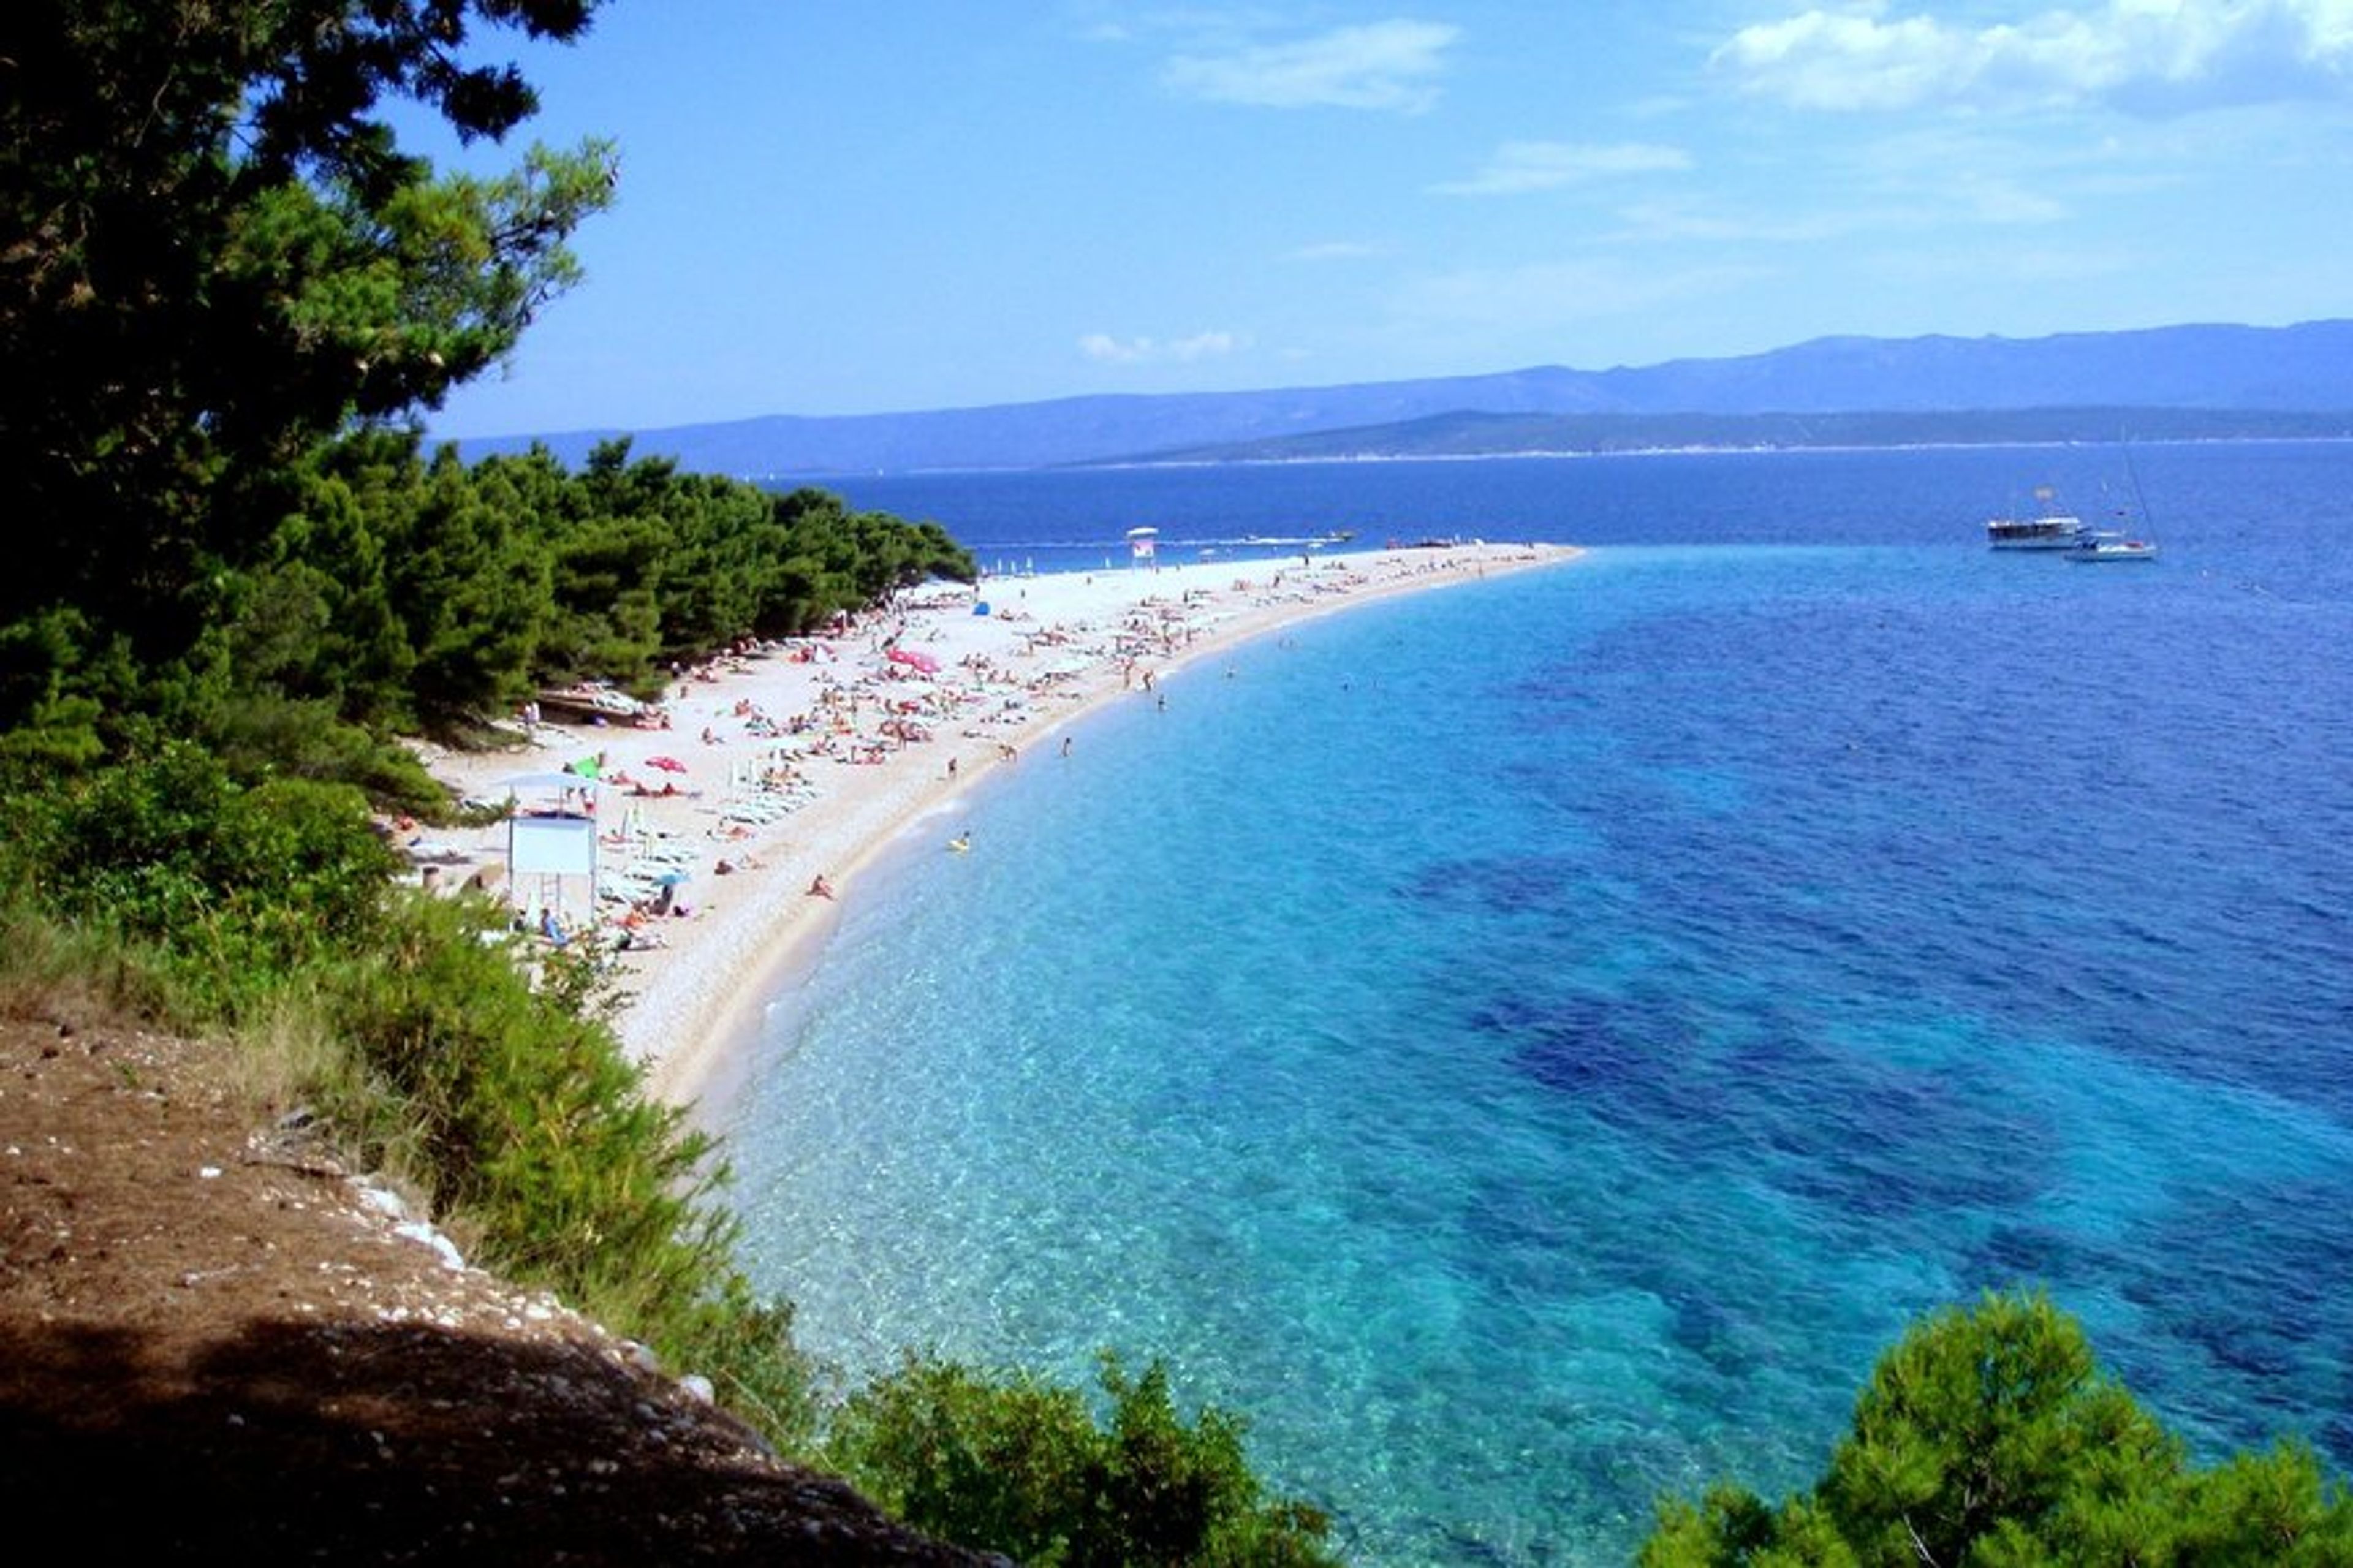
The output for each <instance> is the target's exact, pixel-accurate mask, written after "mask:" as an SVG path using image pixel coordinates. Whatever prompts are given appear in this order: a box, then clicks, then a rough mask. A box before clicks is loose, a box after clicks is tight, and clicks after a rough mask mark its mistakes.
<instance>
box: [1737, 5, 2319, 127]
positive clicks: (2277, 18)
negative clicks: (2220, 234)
mask: <svg viewBox="0 0 2353 1568" xmlns="http://www.w3.org/2000/svg"><path fill="white" fill-rule="evenodd" d="M1709 63H1710V64H1711V65H1712V66H1714V67H1715V68H1717V69H1719V70H1722V71H1725V72H1726V73H1727V74H1729V75H1730V76H1731V77H1733V78H1734V79H1736V81H1737V82H1738V84H1739V85H1740V87H1741V88H1742V89H1744V90H1746V91H1749V92H1754V93H1757V94H1759V95H1762V96H1765V97H1769V98H1777V99H1779V100H1783V101H1784V102H1787V103H1789V104H1792V105H1794V106H1796V107H1798V108H1800V109H1821V110H1897V109H1909V108H1915V107H1917V106H1919V105H1923V104H1930V103H1951V104H1959V105H1968V106H1973V107H1991V108H2015V107H2027V106H2034V105H2049V104H2076V103H2105V104H2107V105H2109V106H2110V107H2113V108H2116V109H2122V110H2128V111H2132V112H2136V113H2148V114H2177V113H2187V112H2191V111H2194V110H2200V109H2207V108H2213V107H2218V106H2222V105H2229V104H2242V103H2255V102H2266V101H2276V100H2289V99H2300V98H2312V97H2324V96H2344V95H2346V94H2347V92H2348V88H2353V0H2105V4H2103V5H2098V6H2096V7H2093V8H2088V9H2082V10H2073V11H2070V10H2053V11H2046V12H2043V13H2042V14H2040V15H2038V16H2033V17H2031V18H2030V19H2028V20H2026V21H2024V22H2021V23H2017V24H2009V23H2004V24H1999V25H1994V26H1970V25H1966V24H1960V23H1951V22H1945V21H1940V20H1938V19H1937V18H1936V17H1935V16H1928V15H1926V14H1923V15H1917V16H1901V17H1896V18H1894V19H1892V20H1891V19H1886V16H1885V7H1884V6H1883V5H1863V6H1861V7H1858V8H1854V9H1850V10H1839V11H1825V10H1811V11H1806V12H1803V13H1800V14H1799V15H1797V16H1790V17H1788V18H1787V19H1786V20H1783V21H1778V22H1767V23H1760V24H1758V25H1757V26H1749V27H1744V28H1742V29H1741V30H1740V31H1739V32H1737V33H1736V34H1734V35H1733V37H1731V38H1730V39H1729V40H1728V41H1726V42H1725V44H1723V45H1722V46H1721V47H1718V48H1717V49H1716V50H1715V53H1714V54H1713V55H1711V56H1710V57H1709Z"/></svg>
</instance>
